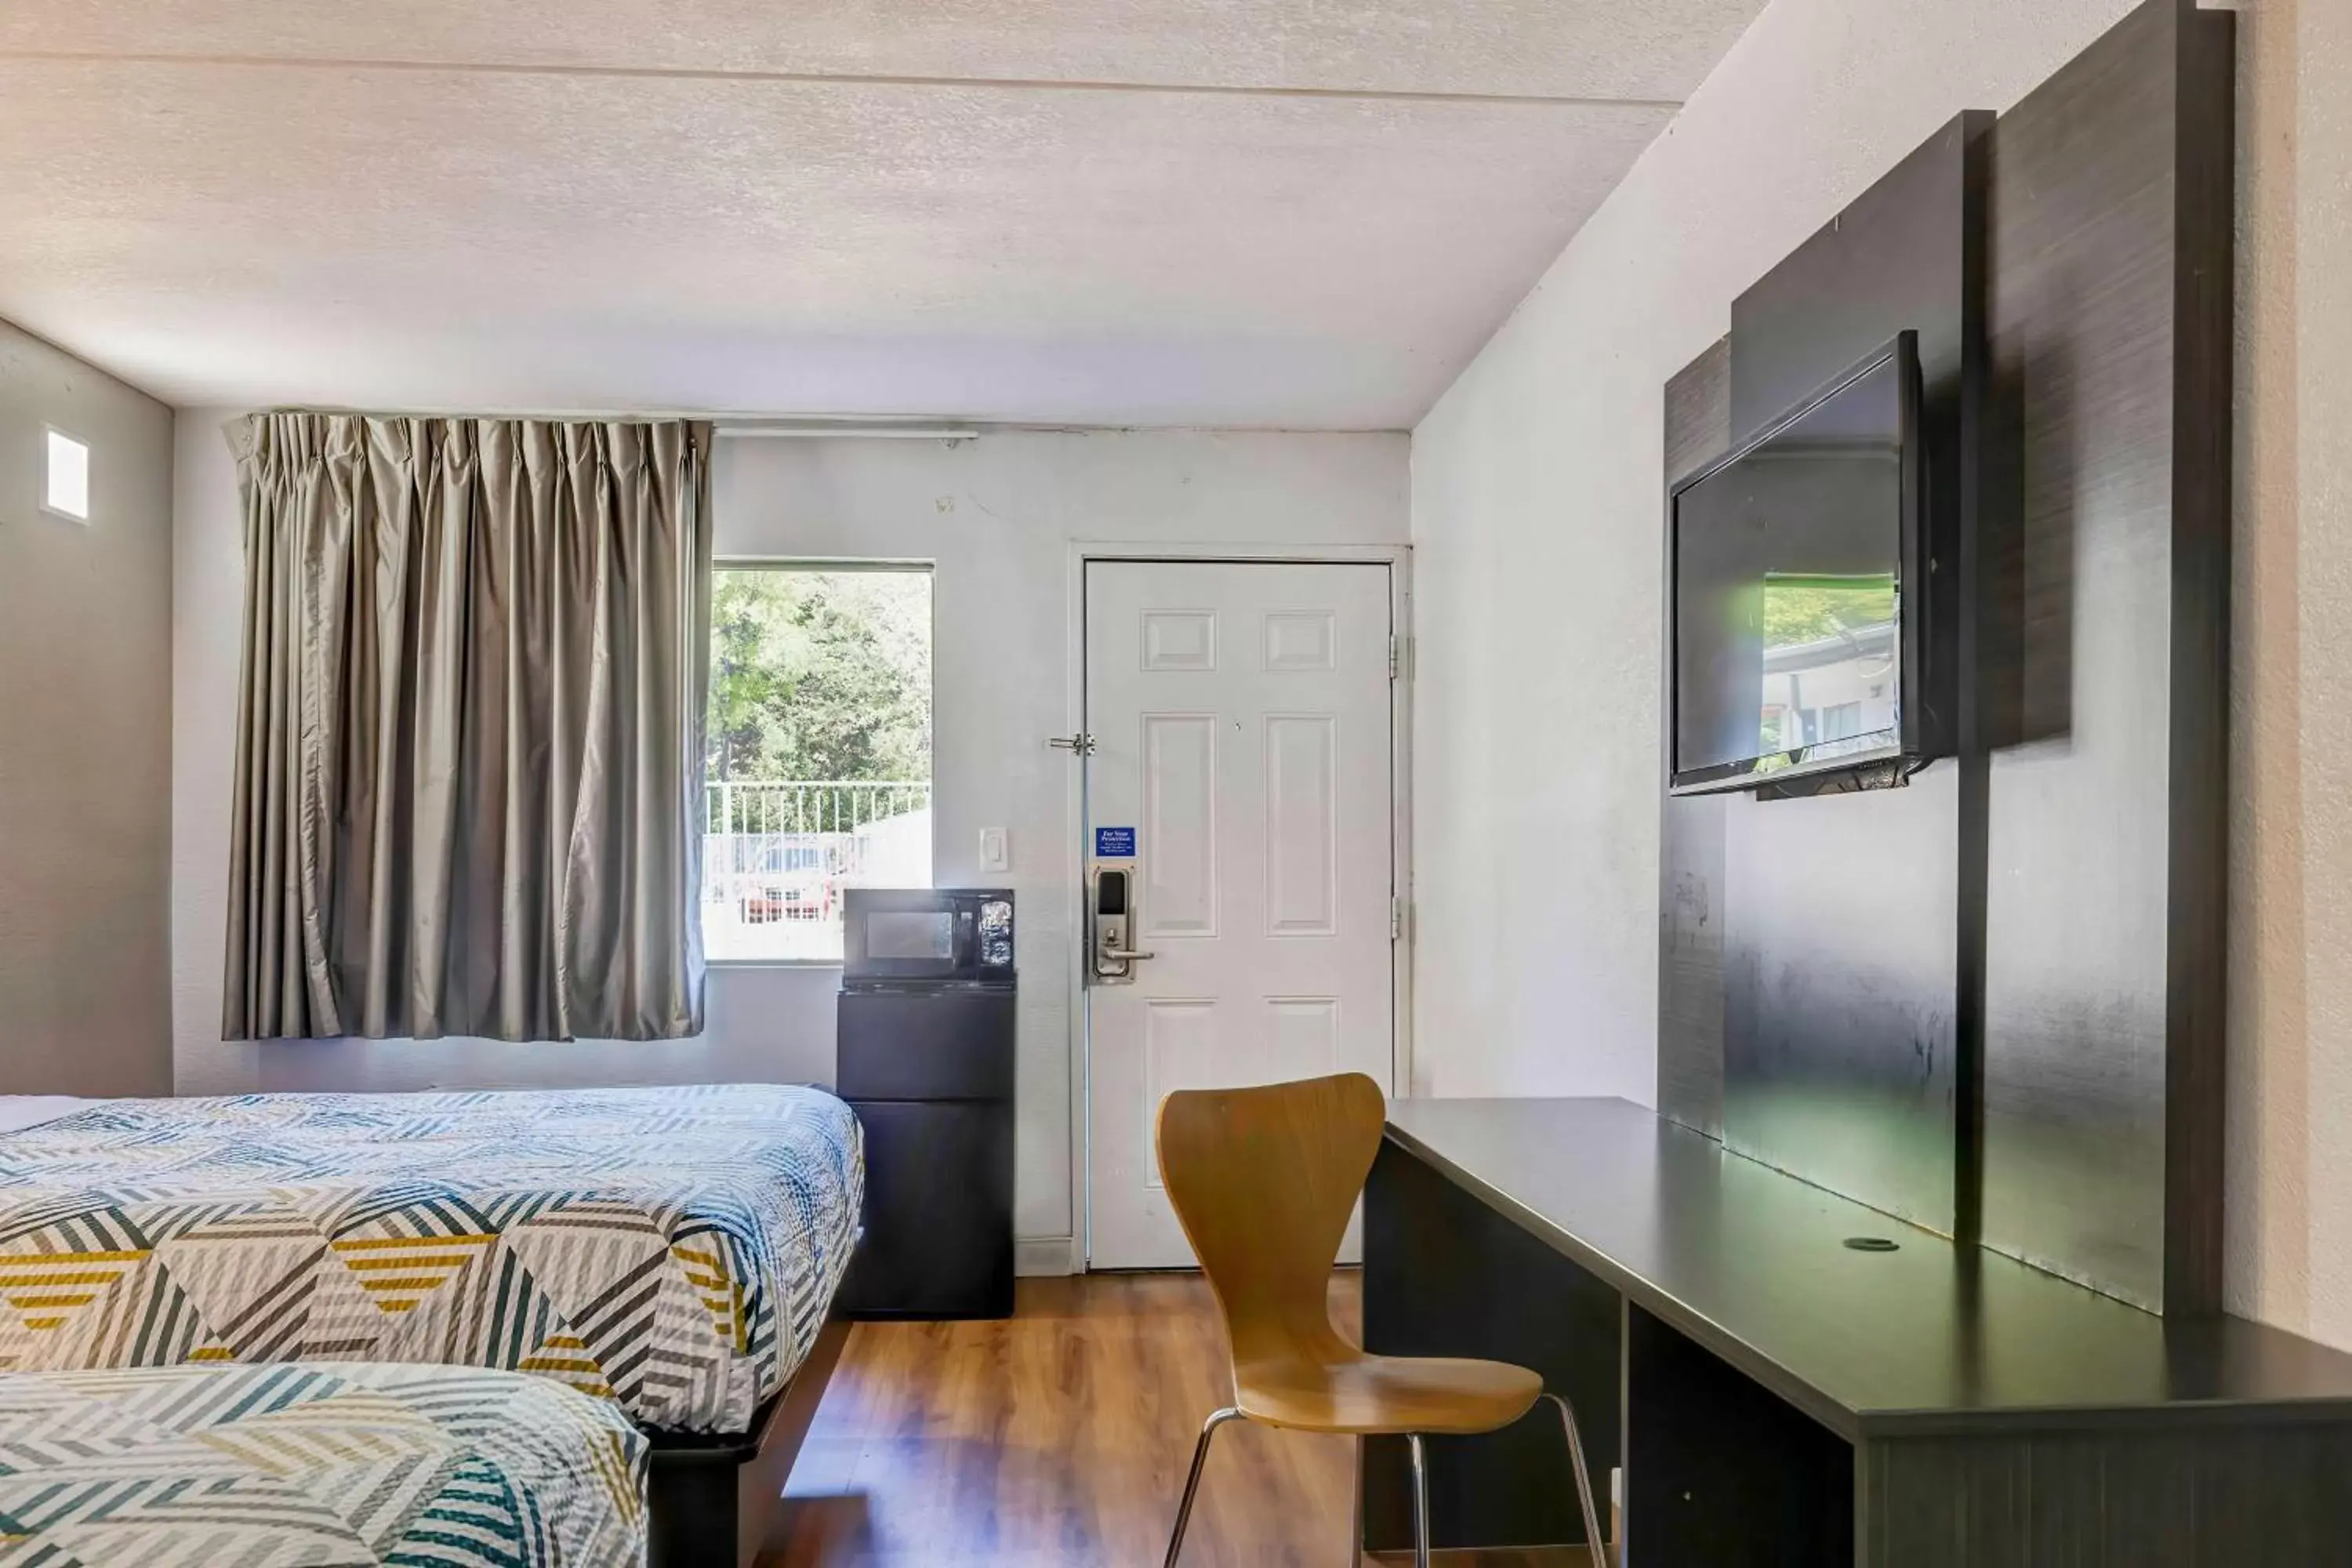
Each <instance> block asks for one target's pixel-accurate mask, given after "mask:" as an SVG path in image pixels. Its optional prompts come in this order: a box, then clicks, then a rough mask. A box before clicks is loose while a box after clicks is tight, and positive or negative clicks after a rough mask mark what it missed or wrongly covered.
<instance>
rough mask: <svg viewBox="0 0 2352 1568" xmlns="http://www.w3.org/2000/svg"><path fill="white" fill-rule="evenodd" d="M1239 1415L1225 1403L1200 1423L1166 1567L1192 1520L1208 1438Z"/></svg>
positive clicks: (1180, 1546) (1178, 1550) (1181, 1547)
mask: <svg viewBox="0 0 2352 1568" xmlns="http://www.w3.org/2000/svg"><path fill="white" fill-rule="evenodd" d="M1241 1415H1242V1413H1241V1412H1240V1411H1238V1410H1236V1409H1234V1407H1233V1406H1231V1405H1227V1406H1226V1407H1225V1408H1224V1409H1223V1410H1219V1411H1216V1412H1215V1413H1213V1415H1210V1417H1209V1418H1208V1419H1207V1420H1206V1421H1203V1422H1202V1424H1201V1440H1200V1441H1199V1442H1197V1443H1195V1444H1193V1445H1192V1474H1191V1475H1189V1476H1186V1477H1185V1478H1184V1500H1183V1501H1182V1502H1180V1503H1178V1504H1177V1505H1176V1532H1175V1533H1174V1534H1173V1535H1171V1536H1170V1537H1169V1538H1168V1563H1167V1568H1176V1559H1177V1557H1178V1556H1179V1555H1181V1553H1182V1552H1183V1550H1184V1527H1185V1526H1186V1525H1188V1524H1190V1523H1192V1499H1193V1497H1194V1496H1195V1495H1196V1494H1197V1493H1198V1492H1199V1491H1200V1489H1201V1468H1202V1466H1203V1465H1206V1464H1207V1463H1208V1462H1209V1439H1210V1438H1211V1437H1213V1436H1216V1432H1217V1428H1218V1427H1220V1426H1223V1425H1224V1424H1225V1423H1226V1422H1228V1421H1238V1420H1240V1419H1241Z"/></svg>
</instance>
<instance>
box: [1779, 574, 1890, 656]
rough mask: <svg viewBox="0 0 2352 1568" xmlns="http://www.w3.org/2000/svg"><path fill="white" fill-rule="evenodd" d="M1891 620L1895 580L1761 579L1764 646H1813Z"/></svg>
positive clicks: (1884, 577)
mask: <svg viewBox="0 0 2352 1568" xmlns="http://www.w3.org/2000/svg"><path fill="white" fill-rule="evenodd" d="M1894 618H1895V576H1894V574H1892V573H1884V574H1875V575H1872V576H1867V577H1816V576H1795V575H1784V574H1777V573H1776V574H1770V575H1768V576H1767V577H1766V578H1765V579H1764V646H1765V647H1790V646H1792V645H1794V644H1797V643H1809V642H1818V641H1820V640H1821V639H1822V638H1823V637H1832V636H1834V635H1836V634H1837V633H1839V632H1851V631H1859V630H1861V629H1862V628H1863V627H1864V626H1885V624H1886V623H1887V622H1889V621H1891V620H1893V619H1894Z"/></svg>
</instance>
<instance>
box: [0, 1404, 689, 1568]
mask: <svg viewBox="0 0 2352 1568" xmlns="http://www.w3.org/2000/svg"><path fill="white" fill-rule="evenodd" d="M645 1560H646V1439H645V1438H644V1437H643V1436H641V1435H640V1434H639V1433H638V1432H637V1431H636V1429H635V1427H633V1426H630V1425H629V1423H628V1421H627V1419H626V1418H625V1417H624V1416H623V1415H621V1413H620V1412H619V1411H618V1410H616V1409H615V1408H614V1407H613V1406H612V1405H607V1404H604V1403H602V1402H600V1401H597V1400H594V1399H591V1398H589V1397H587V1396H586V1395H585V1394H576V1393H573V1392H572V1390H570V1389H568V1388H563V1387H561V1386H559V1385H557V1384H552V1383H550V1382H547V1381H546V1380H544V1379H542V1378H535V1377H525V1376H523V1375H521V1374H520V1373H509V1372H484V1371H479V1370H475V1369H470V1368H466V1369H460V1368H451V1367H419V1366H384V1365H377V1364H353V1363H336V1364H334V1365H331V1366H223V1367H202V1366H186V1367H141V1368H132V1369H116V1370H110V1371H104V1372H59V1373H22V1374H17V1375H14V1376H5V1377H0V1563H5V1564H14V1563H25V1564H28V1565H29V1564H43V1565H56V1568H67V1565H71V1564H90V1565H93V1568H95V1565H97V1564H104V1563H123V1564H131V1563H137V1564H139V1565H140V1568H204V1565H211V1568H219V1565H221V1564H226V1563H236V1564H238V1565H240V1568H295V1565H297V1564H334V1565H336V1568H373V1565H376V1564H383V1565H385V1568H393V1565H394V1564H399V1565H404V1568H406V1565H421V1564H434V1565H436V1568H624V1565H625V1564H631V1563H644V1562H645Z"/></svg>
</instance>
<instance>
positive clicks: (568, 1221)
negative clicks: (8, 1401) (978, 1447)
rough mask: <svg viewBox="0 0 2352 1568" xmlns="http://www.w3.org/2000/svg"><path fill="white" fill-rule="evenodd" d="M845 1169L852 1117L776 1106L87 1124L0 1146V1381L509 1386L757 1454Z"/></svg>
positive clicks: (852, 1220) (702, 1095) (492, 1107)
mask: <svg viewBox="0 0 2352 1568" xmlns="http://www.w3.org/2000/svg"><path fill="white" fill-rule="evenodd" d="M864 1170H865V1167H864V1159H863V1152H862V1145H861V1142H860V1139H859V1133H858V1128H857V1123H856V1120H855V1119H854V1118H853V1117H852V1116H851V1114H850V1112H849V1110H848V1108H847V1107H846V1106H845V1105H844V1104H843V1103H842V1102H841V1101H840V1100H836V1099H835V1098H834V1097H833V1096H832V1095H830V1094H827V1093H824V1091H822V1090H820V1089H805V1088H798V1087H788V1086H782V1085H773V1084H726V1085H695V1086H690V1087H678V1088H659V1089H579V1090H542V1091H512V1092H506V1091H499V1092H469V1093H434V1094H289V1095H244V1096H232V1097H226V1098H214V1099H189V1100H104V1101H98V1102H94V1103H91V1104H89V1105H87V1106H84V1107H82V1108H79V1109H68V1110H67V1113H66V1114H64V1115H61V1116H59V1117H58V1118H57V1119H56V1120H53V1121H46V1122H44V1123H42V1124H40V1125H37V1126H34V1127H30V1128H26V1129H25V1130H23V1131H14V1132H9V1133H7V1134H5V1136H0V1371H6V1372H42V1371H63V1370H71V1369H88V1368H98V1367H130V1366H167V1365H174V1364H180V1363H248V1364H249V1363H268V1362H295V1361H300V1362H320V1361H352V1362H373V1363H440V1364H445V1365H454V1366H477V1367H491V1368H505V1369H512V1370H516V1371H522V1372H530V1373H538V1374H540V1375H541V1376H545V1377H550V1378H553V1379H555V1380H557V1381H559V1382H562V1383H565V1384H570V1385H571V1386H572V1387H574V1388H577V1389H580V1390H581V1391H583V1393H588V1394H596V1395H599V1396H601V1397H604V1398H608V1399H611V1400H612V1401H614V1403H616V1404H617V1405H619V1406H620V1408H621V1409H622V1410H623V1411H625V1413H626V1414H627V1415H629V1416H630V1417H632V1418H633V1419H634V1420H635V1421H636V1422H637V1423H638V1424H640V1425H641V1426H646V1427H649V1428H657V1429H658V1428H667V1429H671V1430H677V1431H683V1432H699V1433H712V1434H741V1433H746V1432H748V1431H750V1430H751V1428H752V1426H753V1425H754V1418H755V1415H757V1413H758V1412H759V1411H760V1409H761V1405H762V1404H763V1403H764V1402H766V1401H768V1400H769V1399H770V1398H771V1397H772V1395H773V1394H776V1393H777V1391H778V1390H780V1389H781V1388H782V1387H783V1385H784V1384H785V1383H786V1382H787V1380H789V1379H790V1378H791V1377H792V1375H793V1373H794V1371H795V1370H796V1369H797V1368H798V1367H799V1365H800V1364H801V1363H802V1361H803V1359H804V1358H806V1357H807V1356H808V1354H809V1353H810V1352H811V1350H812V1348H813V1347H814V1346H815V1345H816V1343H817V1341H818V1337H819V1334H820V1331H822V1330H823V1329H824V1323H825V1320H826V1316H827V1313H828V1311H829V1310H830V1307H831V1303H832V1300H833V1296H834V1292H835V1288H836V1286H837V1285H838V1284H839V1282H840V1278H841V1273H842V1269H843V1268H844V1266H845V1264H846V1262H847V1259H848V1257H849V1253H850V1251H851V1249H852V1247H853V1246H854V1245H855V1242H856V1233H857V1224H858V1215H859V1209H860V1205H861V1201H862V1194H863V1185H864Z"/></svg>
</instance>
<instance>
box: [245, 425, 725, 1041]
mask: <svg viewBox="0 0 2352 1568" xmlns="http://www.w3.org/2000/svg"><path fill="white" fill-rule="evenodd" d="M229 438H230V442H231V444H232V446H234V447H236V453H237V458H238V472H239V479H240V483H241V486H242V489H243V493H244V500H245V558H246V596H245V665H244V686H243V690H242V693H241V695H240V697H239V700H238V706H237V732H236V816H235V818H234V820H233V821H232V822H231V823H230V824H229V825H228V826H229V910H228V952H227V976H226V979H227V984H226V999H225V1003H224V1005H223V1010H222V1019H221V1032H222V1035H223V1036H224V1037H226V1038H228V1039H262V1038H289V1037H329V1036H339V1035H363V1036H371V1037H417V1038H435V1037H440V1036H443V1035H486V1036H494V1037H498V1038H500V1039H508V1040H538V1039H559V1040H561V1039H572V1038H574V1037H604V1038H623V1039H650V1038H656V1037H667V1036H678V1035H691V1034H695V1033H698V1032H699V1031H700V1029H701V1027H702V946H701V935H700V928H699V925H698V921H697V914H696V908H695V896H696V894H695V890H696V887H697V884H698V879H699V867H698V859H699V855H700V845H701V833H700V830H701V823H700V821H699V820H698V812H699V809H700V797H701V788H702V777H701V774H702V724H703V697H704V690H705V687H706V684H707V682H708V679H709V671H708V666H707V663H706V656H705V652H704V648H705V639H706V637H707V636H708V631H707V628H708V625H709V614H708V611H709V592H710V522H709V514H710V478H709V475H710V461H709V459H710V428H709V426H707V425H699V424H687V423H682V422H677V421H668V422H657V423H647V424H634V423H609V424H590V423H558V422H552V421H541V420H515V419H396V418H367V417H362V416H353V415H329V414H266V415H257V416H254V417H252V418H250V419H247V420H244V421H242V422H240V423H239V424H237V425H236V426H233V427H232V428H231V430H230V432H229Z"/></svg>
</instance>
